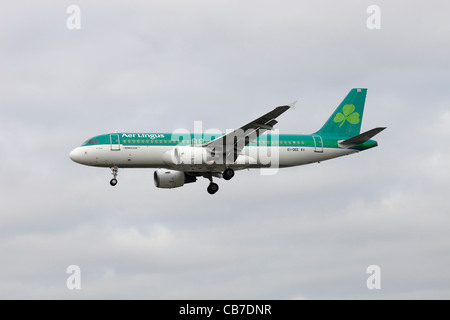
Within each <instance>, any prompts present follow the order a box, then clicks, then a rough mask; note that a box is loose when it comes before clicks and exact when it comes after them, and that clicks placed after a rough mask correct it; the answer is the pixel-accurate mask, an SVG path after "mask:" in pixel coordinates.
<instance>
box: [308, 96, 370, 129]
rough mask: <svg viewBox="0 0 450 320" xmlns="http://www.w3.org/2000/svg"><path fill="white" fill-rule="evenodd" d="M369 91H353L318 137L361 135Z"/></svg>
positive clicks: (326, 123)
mask: <svg viewBox="0 0 450 320" xmlns="http://www.w3.org/2000/svg"><path fill="white" fill-rule="evenodd" d="M366 93H367V89H356V88H355V89H352V90H350V92H349V93H348V95H347V96H346V97H345V99H344V100H343V101H342V102H341V104H340V105H339V107H337V109H336V110H335V111H334V113H333V114H332V115H331V117H330V118H329V119H328V121H327V122H325V124H324V125H323V127H322V129H320V130H319V131H317V132H316V134H318V135H336V136H347V137H353V136H356V135H358V134H359V133H360V131H361V122H362V118H363V112H364V103H365V101H366Z"/></svg>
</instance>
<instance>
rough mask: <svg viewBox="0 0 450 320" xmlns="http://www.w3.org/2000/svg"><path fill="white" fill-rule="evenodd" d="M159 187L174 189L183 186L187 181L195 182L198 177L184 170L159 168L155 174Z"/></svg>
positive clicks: (156, 184) (154, 177)
mask: <svg viewBox="0 0 450 320" xmlns="http://www.w3.org/2000/svg"><path fill="white" fill-rule="evenodd" d="M153 180H154V181H155V186H156V187H157V188H164V189H172V188H178V187H182V186H183V185H184V184H185V183H190V182H195V181H197V178H196V177H194V176H190V175H187V174H186V173H184V172H182V171H175V170H165V169H158V170H156V171H155V173H154V174H153Z"/></svg>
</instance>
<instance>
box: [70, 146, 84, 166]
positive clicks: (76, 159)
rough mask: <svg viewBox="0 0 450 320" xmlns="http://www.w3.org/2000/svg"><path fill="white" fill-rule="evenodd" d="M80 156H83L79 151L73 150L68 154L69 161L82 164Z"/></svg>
mask: <svg viewBox="0 0 450 320" xmlns="http://www.w3.org/2000/svg"><path fill="white" fill-rule="evenodd" d="M82 155H83V151H81V149H80V148H79V147H78V148H75V149H73V150H72V151H71V152H70V155H69V156H70V159H72V161H74V162H76V163H82V161H83V160H82Z"/></svg>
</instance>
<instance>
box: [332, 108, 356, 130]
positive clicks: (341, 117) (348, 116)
mask: <svg viewBox="0 0 450 320" xmlns="http://www.w3.org/2000/svg"><path fill="white" fill-rule="evenodd" d="M354 111H355V106H354V105H353V104H346V105H345V106H344V107H343V108H342V112H343V113H340V112H338V113H337V114H336V116H335V117H334V119H333V121H334V122H336V123H339V122H341V125H340V126H339V128H340V127H342V125H343V124H344V123H345V121H348V122H350V123H351V124H358V123H359V121H360V120H359V113H358V112H354Z"/></svg>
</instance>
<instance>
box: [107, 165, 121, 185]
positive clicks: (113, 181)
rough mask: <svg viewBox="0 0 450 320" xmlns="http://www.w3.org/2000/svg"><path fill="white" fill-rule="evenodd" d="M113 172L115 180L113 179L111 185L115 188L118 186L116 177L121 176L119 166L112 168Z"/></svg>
mask: <svg viewBox="0 0 450 320" xmlns="http://www.w3.org/2000/svg"><path fill="white" fill-rule="evenodd" d="M111 170H112V175H113V176H114V178H112V179H111V181H110V182H109V184H110V185H112V186H113V187H114V186H115V185H116V184H117V179H116V177H117V175H118V174H119V168H118V167H117V166H114V167H111Z"/></svg>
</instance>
